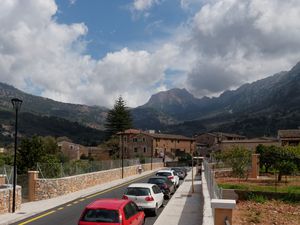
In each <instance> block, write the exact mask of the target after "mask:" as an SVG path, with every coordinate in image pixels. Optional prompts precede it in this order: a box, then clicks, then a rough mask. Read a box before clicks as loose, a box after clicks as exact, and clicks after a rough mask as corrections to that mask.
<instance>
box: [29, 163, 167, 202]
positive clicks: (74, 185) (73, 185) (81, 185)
mask: <svg viewBox="0 0 300 225" xmlns="http://www.w3.org/2000/svg"><path fill="white" fill-rule="evenodd" d="M162 167H163V163H153V164H152V169H153V170H154V169H159V168H162ZM150 168H151V164H144V165H143V169H144V171H147V170H150ZM137 172H138V171H137V166H130V167H125V168H124V177H129V176H132V175H135V174H137ZM121 176H122V169H121V168H117V169H112V170H105V171H99V172H94V173H88V174H81V175H77V176H71V177H64V178H58V179H39V178H33V180H32V181H29V184H30V187H31V188H30V189H31V190H29V196H32V197H31V199H30V200H31V201H38V200H42V199H49V198H54V197H57V196H61V195H65V194H69V193H72V192H76V191H79V190H82V189H86V188H89V187H92V186H95V185H99V184H103V183H107V182H111V181H113V180H117V179H121ZM33 177H34V176H33Z"/></svg>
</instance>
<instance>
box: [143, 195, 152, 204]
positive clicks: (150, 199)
mask: <svg viewBox="0 0 300 225" xmlns="http://www.w3.org/2000/svg"><path fill="white" fill-rule="evenodd" d="M145 200H146V201H147V202H152V201H154V198H153V197H152V196H151V195H150V196H147V197H146V198H145Z"/></svg>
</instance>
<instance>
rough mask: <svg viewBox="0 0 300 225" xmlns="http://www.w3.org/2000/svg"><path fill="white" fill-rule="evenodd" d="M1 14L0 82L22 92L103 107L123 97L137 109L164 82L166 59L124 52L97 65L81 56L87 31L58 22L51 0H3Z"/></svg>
mask: <svg viewBox="0 0 300 225" xmlns="http://www.w3.org/2000/svg"><path fill="white" fill-rule="evenodd" d="M0 10H1V11H3V12H4V13H3V14H1V13H0V17H1V20H0V78H1V81H3V82H7V83H10V84H13V85H15V86H16V87H18V88H20V89H22V90H25V91H30V92H34V91H36V90H39V91H40V92H41V95H42V96H44V97H49V98H53V99H55V100H59V101H64V102H75V103H85V104H90V105H104V106H111V105H113V103H114V100H115V99H116V98H117V97H118V96H119V95H123V96H124V97H125V99H126V100H127V102H128V104H129V105H130V106H137V105H139V104H143V103H144V102H145V99H147V98H148V97H149V95H150V94H151V93H152V91H153V90H152V88H157V86H159V85H160V81H161V80H162V79H163V77H164V70H165V69H166V62H165V61H166V60H167V59H165V58H166V57H168V56H166V57H165V58H164V57H163V56H160V55H155V54H150V53H149V52H147V51H131V50H129V49H127V48H124V49H122V50H120V51H117V52H112V53H108V54H107V55H106V56H105V57H104V58H103V59H100V60H96V59H93V58H91V57H90V56H89V55H84V53H83V50H84V49H85V42H84V40H82V39H83V38H82V37H84V35H86V33H87V32H88V30H87V27H86V26H85V25H84V24H82V23H77V24H71V25H66V24H59V23H57V22H56V21H55V19H53V16H54V15H55V13H56V12H57V6H56V4H55V2H54V1H53V0H29V1H26V3H25V2H24V1H22V0H18V1H17V0H15V1H13V2H12V1H6V2H5V4H2V5H1V7H0ZM15 15H18V16H15Z"/></svg>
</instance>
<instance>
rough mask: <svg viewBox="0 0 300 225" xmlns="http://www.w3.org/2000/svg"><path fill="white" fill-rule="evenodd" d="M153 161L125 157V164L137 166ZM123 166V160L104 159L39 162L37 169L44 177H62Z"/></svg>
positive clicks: (156, 161) (153, 161) (159, 160)
mask: <svg viewBox="0 0 300 225" xmlns="http://www.w3.org/2000/svg"><path fill="white" fill-rule="evenodd" d="M158 162H162V159H161V158H152V163H158ZM146 163H151V159H150V158H145V159H143V160H140V159H124V160H123V166H124V167H129V166H136V165H140V164H146ZM121 167H122V160H120V159H118V160H103V161H76V162H68V163H51V164H49V163H37V170H38V171H39V172H40V175H41V177H42V178H45V179H46V178H61V177H67V176H74V175H79V174H84V173H92V172H98V171H103V170H111V169H116V168H121Z"/></svg>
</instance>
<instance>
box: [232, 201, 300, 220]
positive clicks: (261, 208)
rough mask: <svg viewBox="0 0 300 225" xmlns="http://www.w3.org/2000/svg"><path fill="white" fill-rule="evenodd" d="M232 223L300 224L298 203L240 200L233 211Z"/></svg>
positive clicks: (299, 206) (299, 205)
mask: <svg viewBox="0 0 300 225" xmlns="http://www.w3.org/2000/svg"><path fill="white" fill-rule="evenodd" d="M233 224H236V225H254V224H264V225H300V204H299V203H298V204H287V203H284V202H281V201H275V200H272V201H266V202H265V203H257V202H254V201H241V202H239V203H238V204H237V207H236V209H235V210H234V211H233Z"/></svg>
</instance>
